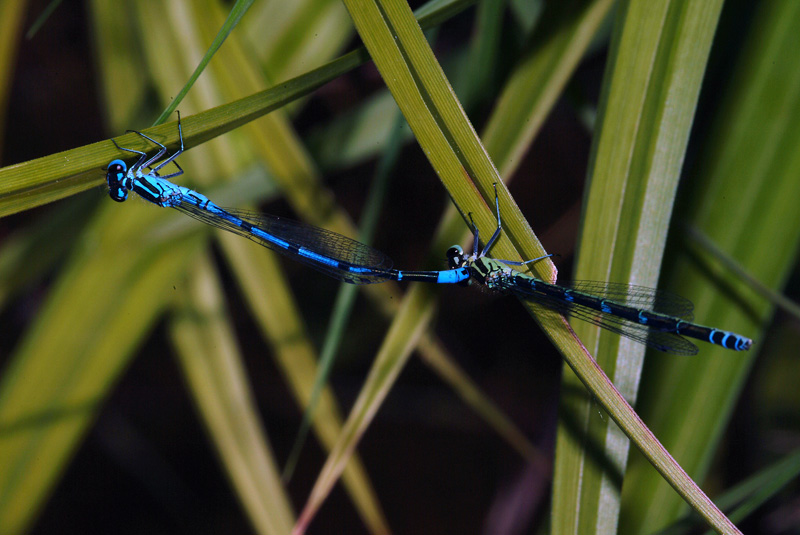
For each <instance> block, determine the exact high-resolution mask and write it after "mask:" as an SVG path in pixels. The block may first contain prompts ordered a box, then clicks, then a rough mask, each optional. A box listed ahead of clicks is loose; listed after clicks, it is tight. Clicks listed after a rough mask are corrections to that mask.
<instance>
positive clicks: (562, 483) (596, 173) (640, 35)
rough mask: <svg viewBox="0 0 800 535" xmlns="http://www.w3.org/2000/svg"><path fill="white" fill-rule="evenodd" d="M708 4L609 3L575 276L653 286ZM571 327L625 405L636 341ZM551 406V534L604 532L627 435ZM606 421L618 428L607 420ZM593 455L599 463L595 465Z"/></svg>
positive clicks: (639, 358) (661, 454)
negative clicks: (555, 412) (558, 415)
mask: <svg viewBox="0 0 800 535" xmlns="http://www.w3.org/2000/svg"><path fill="white" fill-rule="evenodd" d="M720 9H721V2H706V3H703V4H702V5H700V4H694V5H691V6H690V5H688V4H687V5H679V4H676V3H671V2H659V3H649V4H647V5H645V4H644V3H636V2H631V3H627V4H624V5H622V6H619V10H618V12H617V22H616V30H615V35H614V40H613V41H612V46H611V52H610V59H609V65H608V67H607V71H606V77H607V81H606V83H605V87H604V94H603V97H602V100H601V106H602V107H601V116H600V119H599V122H598V126H599V127H600V130H599V135H598V137H597V138H596V142H595V144H594V152H593V157H592V162H591V164H590V175H591V183H590V186H589V190H588V191H587V193H586V194H585V207H584V217H583V223H582V225H583V231H582V235H581V244H580V250H579V263H578V266H577V269H576V275H575V277H576V278H577V279H587V280H609V281H626V282H630V283H633V284H639V285H643V286H650V287H655V286H657V283H658V278H659V271H660V263H661V262H660V259H661V257H662V254H663V249H664V244H665V241H666V235H667V228H668V225H669V220H670V217H671V214H672V206H673V199H674V197H675V191H676V189H677V184H678V178H679V176H680V171H681V166H682V163H683V155H684V153H685V150H686V145H687V143H688V137H689V132H690V129H691V125H692V121H693V116H694V110H695V107H696V104H697V98H698V95H699V91H700V84H701V82H702V78H703V74H704V72H705V67H706V62H707V58H708V53H709V50H710V47H711V42H712V38H713V35H714V31H715V28H716V24H717V19H718V16H719V12H720ZM609 244H611V245H612V246H611V247H609ZM574 328H575V331H576V332H577V333H579V334H580V336H581V339H582V340H584V342H586V343H587V347H589V348H590V349H591V351H592V353H593V354H596V355H597V357H598V358H597V363H598V365H599V366H600V367H602V369H603V370H604V371H605V373H606V374H607V375H608V376H609V377H610V378H612V380H613V382H614V384H615V386H616V387H617V388H618V389H619V391H620V392H621V394H622V396H624V398H625V399H628V400H631V402H635V399H636V393H637V390H638V386H639V377H640V370H641V366H642V362H643V356H644V348H643V347H642V346H639V345H638V344H635V343H633V342H630V341H627V340H624V339H621V338H620V337H619V336H616V335H611V334H610V333H598V331H599V329H597V328H596V327H593V326H591V325H589V324H584V323H581V324H579V325H578V324H576V325H575V326H574ZM598 334H599V336H598ZM563 382H564V386H565V391H567V392H569V391H571V390H572V389H574V388H579V386H580V383H581V382H582V381H581V380H579V379H578V378H577V377H576V376H575V375H573V374H572V373H571V370H570V369H569V368H567V367H565V371H564V378H563ZM626 412H628V413H629V416H627V418H637V417H636V415H635V413H633V412H632V409H630V408H628V409H626ZM562 413H563V418H564V419H563V420H562V423H561V426H560V429H559V435H558V440H557V454H556V459H557V465H556V483H555V493H554V498H553V518H554V524H553V530H554V532H555V533H574V532H576V531H580V532H587V533H588V532H594V533H610V532H612V531H615V530H616V526H617V522H618V514H619V508H620V505H619V503H620V498H619V496H620V493H621V488H620V484H621V477H622V475H623V474H624V471H625V466H626V464H627V457H628V451H629V445H628V442H627V440H625V437H624V436H623V434H622V432H621V430H620V428H618V427H617V426H616V425H614V424H613V423H612V422H610V421H608V420H606V419H602V418H599V417H598V415H597V408H596V406H595V404H594V402H593V400H590V399H584V400H579V399H576V400H571V399H570V400H565V403H564V405H563V406H562ZM612 417H613V418H614V420H615V421H617V423H619V422H618V419H619V416H616V415H613V414H612ZM568 422H569V423H568ZM623 429H624V426H623ZM626 434H629V433H628V432H627V431H626ZM632 438H633V439H634V440H635V441H636V442H637V445H638V446H639V447H640V448H642V449H643V452H644V453H645V455H646V456H647V457H648V459H649V460H650V462H651V463H653V464H654V466H655V467H656V469H657V470H658V471H659V473H660V474H661V476H662V477H664V478H665V479H667V480H668V481H669V483H670V484H671V485H672V486H673V487H674V488H675V490H677V491H678V493H680V495H681V496H682V497H683V498H684V499H685V500H687V501H689V502H690V503H691V504H692V506H693V507H694V508H695V509H696V510H698V511H702V513H701V514H703V515H704V516H705V518H706V521H707V522H709V523H710V524H712V525H714V526H715V527H716V528H717V529H725V530H728V531H731V530H735V528H734V527H733V525H732V524H731V523H730V522H729V521H728V520H727V519H726V518H725V517H724V515H722V514H721V513H720V512H719V511H718V510H716V509H715V507H714V506H713V503H711V502H710V500H708V498H707V497H706V496H705V495H704V494H703V493H702V491H700V489H699V488H697V487H696V485H694V484H693V482H692V481H691V479H689V477H688V476H687V475H686V473H684V472H683V471H682V470H681V468H680V466H678V465H677V464H675V462H674V460H673V459H672V458H671V457H670V456H669V454H668V453H667V452H666V451H665V450H664V449H663V447H662V446H661V445H660V444H659V443H658V441H657V440H656V439H655V437H653V436H652V435H651V434H650V433H649V432H647V431H646V430H645V432H644V433H641V432H638V431H637V434H636V435H635V436H634V437H632ZM598 452H600V453H598ZM598 454H599V455H602V457H601V458H602V461H598V460H597V456H598Z"/></svg>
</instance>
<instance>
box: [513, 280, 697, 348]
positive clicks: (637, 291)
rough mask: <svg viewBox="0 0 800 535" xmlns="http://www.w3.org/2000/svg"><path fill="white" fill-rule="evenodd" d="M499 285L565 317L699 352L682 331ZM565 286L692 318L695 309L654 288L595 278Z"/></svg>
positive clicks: (649, 342)
mask: <svg viewBox="0 0 800 535" xmlns="http://www.w3.org/2000/svg"><path fill="white" fill-rule="evenodd" d="M499 286H500V287H501V289H503V290H505V291H507V292H511V293H513V294H515V295H517V296H518V297H520V298H522V299H525V300H527V301H530V302H533V303H535V304H538V305H541V306H544V307H547V308H549V309H551V310H555V311H557V312H560V313H562V314H564V315H565V316H570V317H573V318H578V319H581V320H583V321H586V322H589V323H591V324H593V325H597V326H598V327H602V328H603V329H606V330H608V331H611V332H613V333H616V334H618V335H620V336H624V337H625V338H629V339H631V340H634V341H636V342H639V343H641V344H644V345H646V346H648V347H652V348H654V349H658V350H659V351H663V352H665V353H672V354H674V355H695V354H697V346H695V345H694V344H693V343H692V342H690V341H689V340H687V339H686V338H684V337H682V336H680V335H678V334H675V333H671V332H663V331H656V330H653V329H651V328H650V327H648V326H647V325H642V324H640V323H637V322H635V321H631V320H628V319H626V318H623V317H619V316H614V315H612V314H605V313H603V312H600V311H598V310H594V309H592V308H589V307H586V306H583V305H580V304H577V303H574V302H569V301H566V300H561V299H558V298H555V297H551V296H548V295H544V294H542V293H539V292H536V291H534V290H532V289H530V288H526V287H523V286H517V285H514V284H511V283H510V282H509V281H507V280H506V281H502V282H501V283H500V284H499ZM565 287H568V288H572V289H575V290H578V291H581V292H584V293H587V294H591V295H594V296H596V297H601V298H604V299H608V300H612V301H616V302H617V303H620V304H625V305H628V306H633V307H636V308H640V309H645V310H652V311H654V312H659V313H661V314H668V315H670V316H674V317H676V318H680V319H684V320H691V311H692V309H693V305H692V303H691V301H689V300H688V299H685V298H683V297H680V296H678V295H675V294H672V293H669V292H663V291H660V290H656V289H654V288H647V287H645V286H631V285H627V284H617V283H601V282H595V281H577V282H576V283H575V284H572V285H567V286H565Z"/></svg>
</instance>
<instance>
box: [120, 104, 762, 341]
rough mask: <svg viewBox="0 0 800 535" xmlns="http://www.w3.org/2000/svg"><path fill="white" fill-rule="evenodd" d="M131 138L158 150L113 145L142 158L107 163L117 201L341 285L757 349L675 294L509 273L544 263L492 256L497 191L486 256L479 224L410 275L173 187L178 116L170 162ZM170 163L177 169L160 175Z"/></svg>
mask: <svg viewBox="0 0 800 535" xmlns="http://www.w3.org/2000/svg"><path fill="white" fill-rule="evenodd" d="M132 132H135V133H136V134H138V135H139V136H141V137H142V138H144V139H145V140H147V141H150V142H152V143H153V144H155V145H157V146H158V147H159V149H158V151H157V152H156V154H155V155H153V156H151V157H148V155H147V153H145V152H142V151H138V150H134V149H128V148H124V147H120V146H119V145H117V143H116V141H114V145H115V146H116V147H117V148H118V149H119V150H122V151H126V152H130V153H134V154H138V155H139V159H138V160H137V161H136V162H135V163H134V164H133V165H131V166H130V167H128V166H127V164H126V163H125V162H124V161H123V160H114V161H112V162H111V163H109V164H108V168H107V172H106V181H107V182H108V187H109V195H110V196H111V198H112V199H114V200H115V201H118V202H122V201H125V200H126V199H127V198H128V192H129V191H133V192H134V193H136V194H137V195H139V196H140V197H142V198H143V199H145V200H146V201H148V202H151V203H153V204H155V205H157V206H161V207H165V208H175V209H176V210H178V211H180V212H183V213H185V214H187V215H189V216H191V217H193V218H195V219H198V220H200V221H202V222H204V223H207V224H208V225H211V226H214V227H218V228H221V229H224V230H227V231H229V232H233V233H235V234H239V235H240V236H244V237H245V238H248V239H250V240H253V241H254V242H256V243H258V244H260V245H263V246H264V247H267V248H269V249H272V250H273V251H277V252H279V253H281V254H284V255H286V256H288V257H290V258H292V259H293V260H297V261H300V262H303V263H305V264H307V265H309V266H311V267H313V268H315V269H317V270H319V271H322V272H323V273H326V274H327V275H329V276H331V277H333V278H335V279H338V280H340V281H344V282H349V283H351V284H369V283H373V282H384V281H388V280H397V281H400V280H404V281H421V282H430V283H437V284H453V283H475V284H479V285H481V286H484V287H486V288H489V289H491V290H495V291H499V292H503V293H511V294H514V295H516V296H517V297H520V298H522V299H526V300H529V301H532V302H534V303H537V304H539V305H542V306H545V307H547V308H550V309H553V310H556V311H558V312H561V313H563V314H565V315H569V316H571V317H575V318H579V319H582V320H584V321H588V322H590V323H593V324H595V325H598V326H600V327H603V328H604V329H608V330H609V331H612V332H615V333H617V334H619V335H621V336H624V337H627V338H630V339H631V340H635V341H637V342H640V343H642V344H645V345H647V346H649V347H653V348H655V349H658V350H660V351H665V352H667V353H674V354H679V355H693V354H695V353H697V347H696V346H695V345H694V344H693V343H691V342H690V341H688V340H686V339H685V338H684V336H688V337H691V338H696V339H699V340H704V341H706V342H710V343H712V344H716V345H720V346H722V347H725V348H728V349H733V350H737V351H741V350H746V349H749V348H750V346H751V345H752V341H751V340H750V339H749V338H746V337H744V336H741V335H738V334H735V333H732V332H729V331H723V330H720V329H715V328H713V327H705V326H703V325H698V324H696V323H693V321H692V310H693V305H692V303H691V302H690V301H689V300H687V299H684V298H683V297H680V296H677V295H675V294H671V293H669V292H663V291H660V290H656V289H653V288H647V287H643V286H631V285H627V284H618V283H605V282H595V281H576V282H574V283H572V284H571V285H568V286H560V285H556V284H551V283H548V282H545V281H543V280H540V279H537V278H535V277H532V276H530V275H527V274H525V273H522V272H520V271H517V270H515V269H512V268H511V267H510V266H512V265H516V266H520V265H523V264H527V263H530V262H534V261H536V260H539V259H536V260H529V261H527V262H511V261H503V260H496V259H493V258H490V257H488V256H487V255H488V253H489V251H490V250H491V248H492V246H493V245H494V243H495V241H496V240H497V238H498V237H499V236H500V232H501V230H502V225H501V222H500V205H499V201H498V200H497V194H496V192H495V205H496V210H497V229H496V231H495V232H494V234H493V235H492V237H491V238H490V239H489V240H488V241H487V242H486V244H485V245H484V247H483V249H481V250H480V251H479V247H478V246H479V235H478V230H477V227H475V226H474V225H473V228H474V245H473V250H472V254H469V255H467V254H465V253H464V251H463V250H462V249H461V247H459V246H453V247H451V248H450V249H449V250H448V251H447V257H448V264H449V269H447V270H441V271H404V270H398V269H393V268H392V261H391V260H390V259H389V258H388V257H387V256H386V255H384V254H383V253H381V252H380V251H378V250H376V249H373V248H372V247H370V246H368V245H364V244H363V243H359V242H357V241H355V240H352V239H350V238H347V237H345V236H342V235H340V234H337V233H335V232H331V231H329V230H325V229H321V228H317V227H313V226H310V225H306V224H304V223H298V222H296V221H292V220H289V219H285V218H282V217H277V216H272V215H269V214H260V213H254V212H249V211H244V210H236V209H231V208H222V207H220V206H218V205H216V204H215V203H213V202H212V201H210V200H209V199H208V198H207V197H206V196H204V195H202V194H200V193H198V192H196V191H194V190H191V189H189V188H186V187H183V186H178V185H176V184H173V183H172V182H170V181H169V180H168V179H170V178H174V177H177V176H180V175H182V174H183V169H181V167H180V166H179V165H178V163H177V162H176V161H175V159H176V158H177V157H178V156H179V155H180V154H181V153H182V152H183V149H184V145H183V130H182V127H181V122H180V114H178V136H179V138H180V149H178V150H177V151H175V152H174V153H173V154H171V155H167V148H166V147H165V146H164V145H163V144H161V143H159V142H158V141H156V140H154V139H153V138H151V137H149V136H147V135H145V134H143V133H141V132H138V131H135V130H134V131H132ZM112 141H113V140H112ZM170 162H172V163H173V165H175V168H176V169H177V170H176V171H175V172H173V173H170V174H165V175H161V174H159V172H160V171H161V170H162V169H164V167H165V166H166V165H167V164H169V163H170Z"/></svg>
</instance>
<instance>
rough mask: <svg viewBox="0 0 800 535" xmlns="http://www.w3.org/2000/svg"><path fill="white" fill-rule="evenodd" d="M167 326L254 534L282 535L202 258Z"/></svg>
mask: <svg viewBox="0 0 800 535" xmlns="http://www.w3.org/2000/svg"><path fill="white" fill-rule="evenodd" d="M182 297H183V299H181V302H180V304H179V307H178V309H177V310H176V314H175V315H174V316H173V318H172V321H171V324H170V333H171V335H172V339H173V342H174V343H175V345H176V347H177V349H178V351H177V353H178V356H179V357H180V361H181V364H182V365H183V371H184V374H185V375H186V378H187V381H188V383H189V386H190V390H191V392H192V394H193V396H194V402H195V405H196V406H197V409H198V411H199V412H200V413H201V414H202V416H203V421H204V423H205V424H206V426H207V427H208V431H209V435H210V436H211V438H212V440H214V442H215V445H216V448H217V450H218V451H219V452H220V456H221V457H222V460H223V463H224V464H225V466H226V468H227V473H228V476H229V477H230V478H231V480H232V484H233V486H234V487H235V488H236V489H237V491H238V492H237V495H238V496H239V499H240V501H241V502H242V506H243V507H244V509H245V510H246V511H247V513H248V517H249V518H250V521H251V522H252V523H253V525H254V527H255V528H256V531H257V532H258V533H263V534H276V535H277V534H284V533H287V532H288V531H289V530H290V529H291V526H292V524H293V522H294V520H293V513H292V510H291V504H290V502H289V497H288V496H287V494H286V492H285V489H284V487H283V485H282V484H281V479H280V475H279V472H278V467H277V466H276V465H275V464H274V461H273V455H272V452H271V450H270V447H269V444H268V440H267V438H266V434H265V432H264V430H263V428H262V426H261V424H260V422H259V413H258V407H257V405H256V403H255V400H254V399H253V396H252V394H251V389H250V385H249V384H248V381H247V378H246V373H245V369H244V366H243V364H242V361H241V356H240V355H239V351H238V348H237V347H236V342H235V340H234V335H233V327H232V326H231V325H230V319H229V318H230V314H228V313H227V311H226V310H225V304H224V301H223V297H222V290H221V288H220V287H219V284H218V281H217V274H216V273H214V271H213V268H212V267H211V265H210V262H209V260H208V258H205V259H203V260H201V261H200V262H197V263H195V264H194V269H193V270H192V273H191V275H190V280H189V283H188V285H187V288H186V291H185V292H182Z"/></svg>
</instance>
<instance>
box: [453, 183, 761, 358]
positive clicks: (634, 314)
mask: <svg viewBox="0 0 800 535" xmlns="http://www.w3.org/2000/svg"><path fill="white" fill-rule="evenodd" d="M495 207H496V211H497V229H496V230H495V232H494V234H493V235H492V237H491V238H490V239H489V241H488V242H486V245H485V246H484V247H483V249H482V250H480V252H479V250H478V244H479V237H478V229H477V227H475V226H474V224H473V227H474V229H475V230H474V241H473V249H472V254H471V255H465V254H464V251H463V250H462V249H461V247H460V246H458V245H455V246H453V247H451V248H450V249H449V250H448V251H447V258H448V263H449V267H450V268H451V269H457V268H462V269H463V268H466V269H467V270H469V275H470V278H469V280H470V281H472V282H476V283H478V284H480V285H482V286H484V287H486V288H489V289H491V290H494V291H498V292H502V293H510V294H514V295H516V296H517V297H519V298H521V299H525V300H528V301H532V302H534V303H536V304H539V305H542V306H544V307H547V308H550V309H552V310H555V311H557V312H560V313H562V314H564V315H567V316H570V317H573V318H578V319H581V320H583V321H588V322H589V323H592V324H594V325H597V326H599V327H602V328H603V329H606V330H609V331H611V332H614V333H617V334H619V335H620V336H624V337H626V338H629V339H631V340H634V341H636V342H639V343H642V344H645V345H646V346H648V347H652V348H654V349H658V350H659V351H664V352H666V353H672V354H676V355H694V354H696V353H697V346H695V345H694V344H693V343H691V342H690V341H689V340H687V339H686V338H684V336H688V337H691V338H696V339H698V340H703V341H705V342H710V343H712V344H716V345H719V346H722V347H725V348H727V349H733V350H735V351H744V350H747V349H750V346H751V345H752V344H753V341H752V340H750V339H749V338H746V337H744V336H741V335H739V334H735V333H732V332H729V331H723V330H721V329H715V328H713V327H706V326H704V325H698V324H697V323H694V322H693V316H692V311H693V309H694V305H692V302H691V301H689V300H688V299H685V298H683V297H681V296H679V295H676V294H673V293H670V292H665V291H661V290H656V289H655V288H648V287H646V286H633V285H628V284H620V283H613V282H597V281H575V282H573V283H572V284H570V285H567V286H560V285H557V284H551V283H549V282H545V281H543V280H541V279H537V278H536V277H532V276H530V275H527V274H524V273H521V272H519V271H517V270H515V269H512V268H511V267H510V266H522V265H525V264H530V263H532V262H536V261H538V260H542V259H544V258H547V257H548V256H551V255H547V256H544V257H541V258H535V259H533V260H528V261H525V262H513V261H508V260H496V259H494V258H489V257H488V256H486V255H487V253H488V252H489V251H490V250H491V248H492V245H494V242H495V241H496V240H497V238H498V237H499V236H500V232H501V230H502V225H501V222H500V203H499V201H498V198H497V187H496V186H495Z"/></svg>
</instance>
